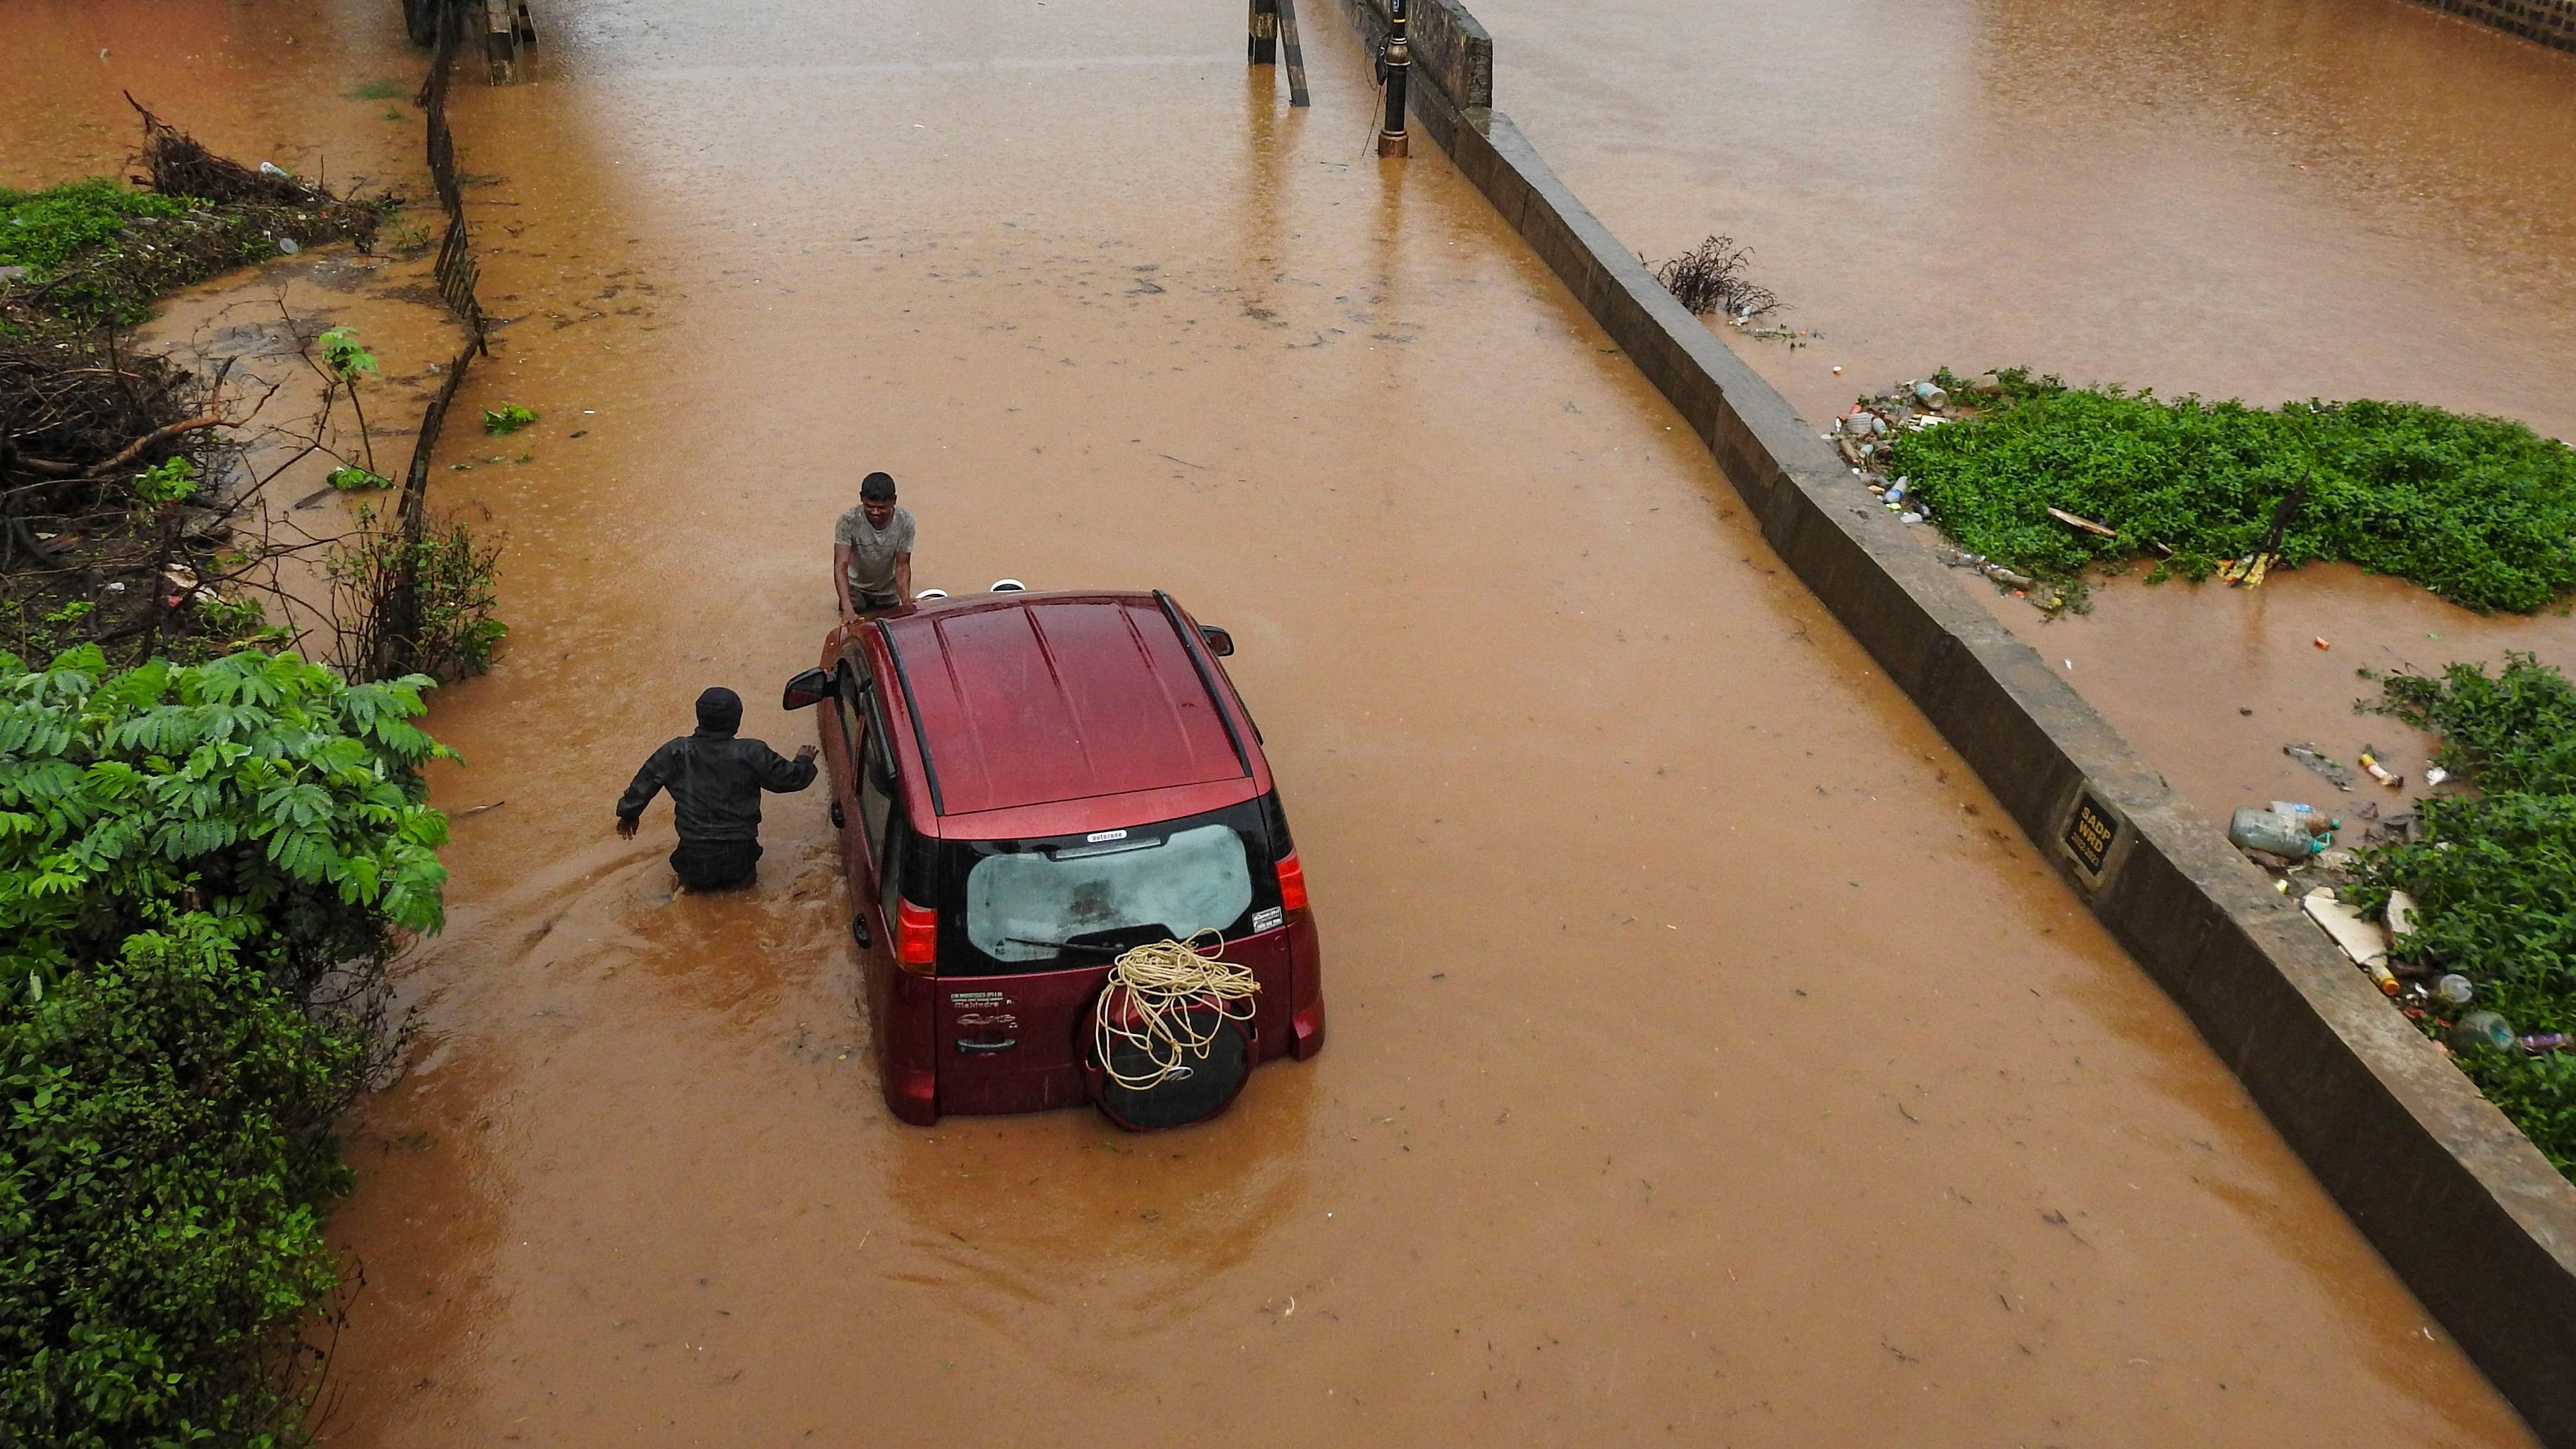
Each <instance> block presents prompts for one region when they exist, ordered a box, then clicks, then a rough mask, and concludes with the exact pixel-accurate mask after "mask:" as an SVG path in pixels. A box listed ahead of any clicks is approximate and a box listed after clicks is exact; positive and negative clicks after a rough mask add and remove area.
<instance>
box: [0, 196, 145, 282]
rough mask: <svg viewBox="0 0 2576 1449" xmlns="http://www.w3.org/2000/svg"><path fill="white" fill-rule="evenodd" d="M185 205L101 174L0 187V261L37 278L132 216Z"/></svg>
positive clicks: (110, 234)
mask: <svg viewBox="0 0 2576 1449" xmlns="http://www.w3.org/2000/svg"><path fill="white" fill-rule="evenodd" d="M187 209H188V207H187V203H186V202H183V201H179V200H176V199H174V198H172V197H167V196H162V195H160V194H158V193H156V192H150V191H131V190H128V189H127V188H125V187H123V186H120V185H118V184H117V183H116V182H114V181H111V180H109V179H108V178H106V177H104V176H91V177H87V178H85V179H83V180H79V181H70V182H65V183H64V184H62V185H60V186H49V187H46V188H45V189H44V190H42V191H12V190H10V189H8V188H7V187H0V266H12V265H15V266H23V267H25V268H27V269H28V271H29V272H30V273H32V274H33V275H34V276H35V277H36V278H37V279H38V280H42V279H43V278H45V277H46V276H49V275H51V274H52V273H54V272H57V271H60V270H61V269H62V266H63V263H65V262H67V261H70V260H71V259H72V256H73V255H74V254H75V253H77V252H79V251H80V250H81V249H82V248H83V247H88V246H94V245H96V244H98V243H100V242H103V241H106V240H108V239H110V238H112V237H114V236H115V235H116V234H117V233H118V232H121V231H123V230H125V228H126V227H127V225H129V224H130V223H132V222H133V221H134V220H135V219H136V218H138V217H146V216H161V217H169V216H178V215H180V214H182V213H184V212H185V211H186V210H187Z"/></svg>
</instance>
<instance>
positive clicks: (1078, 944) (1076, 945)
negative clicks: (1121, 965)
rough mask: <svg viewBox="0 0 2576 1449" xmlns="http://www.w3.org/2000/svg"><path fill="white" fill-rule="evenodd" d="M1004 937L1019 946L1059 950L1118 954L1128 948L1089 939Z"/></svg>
mask: <svg viewBox="0 0 2576 1449" xmlns="http://www.w3.org/2000/svg"><path fill="white" fill-rule="evenodd" d="M1002 939H1003V940H1005V941H1008V942H1011V943H1012V944H1013V945H1017V946H1053V947H1055V948H1056V949H1057V950H1059V951H1106V952H1108V953H1110V954H1111V955H1117V954H1118V953H1120V952H1123V951H1125V950H1126V949H1127V948H1126V947H1124V946H1101V945H1095V944H1093V943H1092V942H1089V941H1041V940H1039V939H1038V938H1037V937H1035V936H1004V937H1003V938H1002Z"/></svg>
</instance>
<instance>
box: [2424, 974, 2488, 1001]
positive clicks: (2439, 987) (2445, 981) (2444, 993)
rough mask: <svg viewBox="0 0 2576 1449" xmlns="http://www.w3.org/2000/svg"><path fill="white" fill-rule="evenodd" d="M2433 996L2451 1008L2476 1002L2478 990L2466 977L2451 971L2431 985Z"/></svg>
mask: <svg viewBox="0 0 2576 1449" xmlns="http://www.w3.org/2000/svg"><path fill="white" fill-rule="evenodd" d="M2433 994H2434V995H2435V996H2438V997H2440V998H2442V999H2443V1000H2444V1001H2447V1002H2449V1003H2451V1004H2452V1005H2453V1006H2466V1005H2468V1004H2469V1003H2470V1002H2472V1001H2475V1000H2477V998H2478V988H2477V986H2476V985H2475V984H2474V983H2472V982H2471V981H2470V980H2469V978H2467V977H2466V976H2463V975H2461V974H2460V973H2459V972H2457V971H2452V972H2446V973H2445V974H2444V975H2443V977H2442V979H2441V980H2439V981H2436V982H2434V983H2433Z"/></svg>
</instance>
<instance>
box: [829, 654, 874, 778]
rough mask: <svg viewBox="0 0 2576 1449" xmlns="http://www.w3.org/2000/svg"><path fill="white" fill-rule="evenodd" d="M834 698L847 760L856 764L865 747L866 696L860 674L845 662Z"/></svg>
mask: <svg viewBox="0 0 2576 1449" xmlns="http://www.w3.org/2000/svg"><path fill="white" fill-rule="evenodd" d="M836 699H837V701H838V703H839V705H840V708H841V740H842V743H843V744H845V745H847V746H848V747H849V755H848V759H849V761H850V762H851V763H852V764H856V763H857V762H858V761H859V760H860V759H861V758H862V756H863V755H864V754H865V752H866V749H867V740H868V710H867V703H866V699H867V696H866V692H865V690H864V689H863V688H862V686H861V684H860V676H859V675H858V674H857V673H856V672H855V671H854V670H852V669H851V668H850V666H849V665H847V664H844V665H842V666H841V687H840V689H839V690H838V691H836Z"/></svg>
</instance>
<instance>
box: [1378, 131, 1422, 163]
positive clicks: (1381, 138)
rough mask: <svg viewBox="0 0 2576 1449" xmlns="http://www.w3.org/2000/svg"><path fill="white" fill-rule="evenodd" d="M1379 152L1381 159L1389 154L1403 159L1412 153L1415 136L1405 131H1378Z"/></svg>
mask: <svg viewBox="0 0 2576 1449" xmlns="http://www.w3.org/2000/svg"><path fill="white" fill-rule="evenodd" d="M1377 154H1378V156H1379V158H1380V159H1381V160H1383V159H1384V158H1386V157H1389V156H1393V157H1395V158H1397V159H1398V160H1401V159H1403V158H1404V157H1407V156H1410V155H1412V154H1413V138H1412V136H1411V134H1410V133H1408V132H1404V131H1380V132H1378V133H1377Z"/></svg>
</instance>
